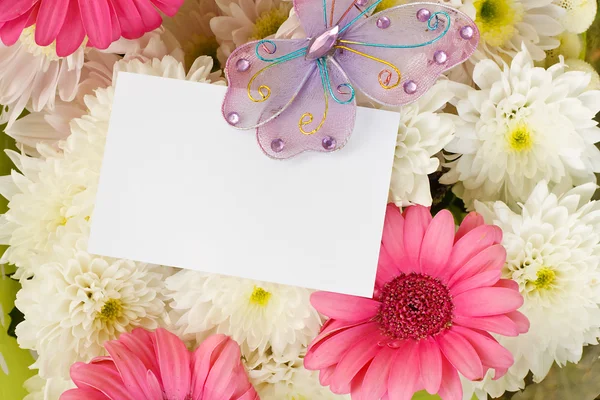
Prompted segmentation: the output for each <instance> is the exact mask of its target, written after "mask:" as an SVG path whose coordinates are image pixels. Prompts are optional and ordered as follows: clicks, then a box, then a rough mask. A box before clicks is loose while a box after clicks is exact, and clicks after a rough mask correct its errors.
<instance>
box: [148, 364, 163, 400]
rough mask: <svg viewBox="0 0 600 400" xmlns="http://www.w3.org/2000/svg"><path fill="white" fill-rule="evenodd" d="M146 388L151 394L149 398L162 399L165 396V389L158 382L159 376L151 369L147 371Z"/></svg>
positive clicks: (153, 399)
mask: <svg viewBox="0 0 600 400" xmlns="http://www.w3.org/2000/svg"><path fill="white" fill-rule="evenodd" d="M146 390H147V391H148V393H149V394H150V397H149V398H148V399H147V400H150V399H152V400H161V399H162V398H163V390H162V387H161V386H160V383H158V377H157V376H156V375H154V373H153V372H152V371H150V370H148V371H146Z"/></svg>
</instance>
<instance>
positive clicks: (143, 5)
mask: <svg viewBox="0 0 600 400" xmlns="http://www.w3.org/2000/svg"><path fill="white" fill-rule="evenodd" d="M133 2H134V3H135V6H136V7H137V10H138V12H139V13H140V15H141V17H142V21H143V22H144V27H145V29H146V32H150V31H153V30H155V29H156V28H158V27H159V26H160V25H161V24H162V17H161V16H160V14H159V13H158V11H156V8H154V6H153V5H152V3H150V2H149V1H147V0H133Z"/></svg>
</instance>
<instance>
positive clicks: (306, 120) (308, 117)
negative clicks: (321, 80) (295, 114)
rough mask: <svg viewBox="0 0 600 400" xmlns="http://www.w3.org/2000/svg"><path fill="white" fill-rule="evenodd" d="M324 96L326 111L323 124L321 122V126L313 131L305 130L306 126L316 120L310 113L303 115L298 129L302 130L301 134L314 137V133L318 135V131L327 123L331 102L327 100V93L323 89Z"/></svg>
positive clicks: (322, 120)
mask: <svg viewBox="0 0 600 400" xmlns="http://www.w3.org/2000/svg"><path fill="white" fill-rule="evenodd" d="M323 95H324V96H325V111H324V112H323V118H321V122H319V126H317V127H316V128H315V129H313V130H312V131H305V130H304V127H305V126H306V125H308V124H310V123H311V122H313V119H314V117H313V115H312V113H309V112H306V113H304V114H302V116H301V117H300V121H298V128H300V132H302V133H303V134H305V135H312V134H313V133H317V131H318V130H319V129H321V127H322V126H323V124H324V123H325V120H326V119H327V112H328V111H329V100H328V98H327V91H325V89H324V88H323Z"/></svg>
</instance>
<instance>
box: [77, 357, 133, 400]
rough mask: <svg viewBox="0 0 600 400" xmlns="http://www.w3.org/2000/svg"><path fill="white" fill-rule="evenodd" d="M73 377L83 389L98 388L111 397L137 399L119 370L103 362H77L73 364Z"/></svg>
mask: <svg viewBox="0 0 600 400" xmlns="http://www.w3.org/2000/svg"><path fill="white" fill-rule="evenodd" d="M71 379H72V380H73V382H74V383H75V384H76V385H77V387H78V388H81V389H87V390H90V389H96V390H97V391H99V392H102V393H104V395H106V397H108V398H109V399H115V400H117V399H118V400H137V399H135V398H134V397H133V396H131V395H130V394H129V393H128V391H127V389H126V388H125V385H124V384H123V381H122V380H121V376H120V375H119V372H118V371H117V369H116V368H115V367H114V364H113V367H112V368H111V367H109V366H107V365H106V364H104V362H102V363H98V364H96V363H90V364H84V363H75V364H73V365H72V366H71Z"/></svg>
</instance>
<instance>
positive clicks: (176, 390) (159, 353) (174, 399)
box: [154, 328, 191, 400]
mask: <svg viewBox="0 0 600 400" xmlns="http://www.w3.org/2000/svg"><path fill="white" fill-rule="evenodd" d="M154 334H155V336H154V351H155V353H156V358H157V359H158V366H159V368H160V375H161V378H162V385H163V390H164V392H165V395H166V396H167V397H168V398H169V399H171V400H185V399H186V397H187V395H188V394H189V393H190V380H191V372H190V352H189V351H188V349H187V348H186V347H185V344H184V343H183V342H182V341H181V339H179V338H178V337H177V336H175V335H174V334H172V333H171V332H169V331H167V330H165V329H162V328H158V329H157V330H156V331H155V332H154Z"/></svg>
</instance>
